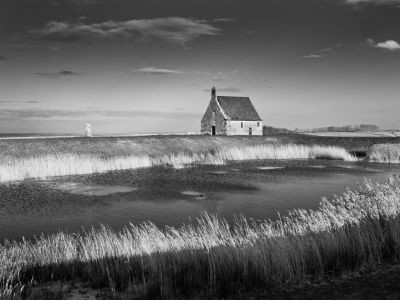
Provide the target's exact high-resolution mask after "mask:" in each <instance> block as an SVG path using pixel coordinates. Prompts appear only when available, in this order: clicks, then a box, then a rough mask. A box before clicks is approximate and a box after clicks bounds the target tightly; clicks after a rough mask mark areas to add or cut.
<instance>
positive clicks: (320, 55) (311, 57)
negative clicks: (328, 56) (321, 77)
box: [302, 54, 325, 59]
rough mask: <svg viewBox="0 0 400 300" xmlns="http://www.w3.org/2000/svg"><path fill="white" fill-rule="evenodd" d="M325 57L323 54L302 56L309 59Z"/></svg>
mask: <svg viewBox="0 0 400 300" xmlns="http://www.w3.org/2000/svg"><path fill="white" fill-rule="evenodd" d="M323 57H325V56H324V55H322V54H308V55H304V56H302V58H307V59H318V58H323Z"/></svg>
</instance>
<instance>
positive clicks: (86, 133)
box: [84, 123, 92, 137]
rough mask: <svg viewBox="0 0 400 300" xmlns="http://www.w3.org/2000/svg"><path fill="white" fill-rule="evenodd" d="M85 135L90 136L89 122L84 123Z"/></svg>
mask: <svg viewBox="0 0 400 300" xmlns="http://www.w3.org/2000/svg"><path fill="white" fill-rule="evenodd" d="M84 128H85V137H92V128H91V127H90V124H89V123H85V125H84Z"/></svg>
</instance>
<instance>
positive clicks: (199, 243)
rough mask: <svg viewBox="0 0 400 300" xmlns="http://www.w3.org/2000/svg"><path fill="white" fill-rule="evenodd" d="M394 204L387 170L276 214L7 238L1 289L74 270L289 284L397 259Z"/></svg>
mask: <svg viewBox="0 0 400 300" xmlns="http://www.w3.org/2000/svg"><path fill="white" fill-rule="evenodd" d="M399 214H400V177H398V176H395V177H390V178H388V179H387V180H385V181H381V182H375V183H374V182H371V181H366V182H365V184H364V185H363V186H362V187H361V188H360V189H359V190H355V191H350V190H349V191H347V192H345V193H343V194H342V195H341V196H336V197H334V198H333V199H331V200H327V199H325V198H324V199H322V201H321V203H320V206H319V208H318V209H317V210H304V209H296V210H293V211H290V212H289V214H288V215H287V216H284V217H281V218H279V219H278V220H275V221H272V220H263V221H256V220H251V219H246V218H244V217H240V218H237V219H236V221H235V222H234V223H233V224H228V222H227V221H226V220H224V219H220V218H218V217H216V216H212V215H208V214H203V216H202V217H201V218H198V219H197V220H196V221H194V222H192V223H189V224H186V225H183V226H182V227H180V228H174V227H166V228H164V229H160V228H157V227H156V226H155V225H154V224H152V223H151V222H147V223H144V224H142V225H140V226H135V225H132V224H130V225H129V226H128V227H126V228H124V229H123V230H122V231H120V232H115V231H112V230H111V229H109V228H107V227H105V226H102V227H101V228H99V229H93V228H92V229H91V230H88V231H86V232H85V233H83V234H67V233H58V234H56V235H51V236H48V237H45V236H40V237H38V238H37V239H36V241H35V242H28V241H22V242H6V243H5V244H4V245H2V246H0V286H1V289H0V290H1V291H2V292H3V294H12V293H18V291H17V288H18V290H20V289H21V286H24V285H27V284H29V282H31V284H32V282H34V283H33V284H35V283H36V284H40V283H43V282H48V281H52V280H53V281H55V280H71V279H72V278H73V279H74V280H81V281H84V282H89V283H90V284H91V285H92V286H93V287H109V288H110V289H111V290H119V291H123V292H124V293H129V294H130V295H135V296H138V295H139V296H148V297H164V298H173V297H175V296H179V295H180V296H182V295H183V296H185V295H193V294H194V295H201V296H203V297H216V296H218V297H222V296H226V295H228V294H229V293H233V292H237V291H238V290H239V291H241V292H246V291H248V290H254V289H257V288H262V289H265V288H266V287H269V286H276V285H282V284H285V285H286V284H293V283H298V282H301V281H302V280H304V279H305V278H306V277H307V278H308V277H309V276H313V277H314V278H315V277H318V276H322V275H326V274H339V273H341V272H343V271H348V270H356V269H358V268H360V267H362V266H373V265H374V264H376V263H378V262H383V261H393V260H396V259H398V258H399V253H400V252H399V251H400V229H399V228H400V227H399V225H400V224H399V220H400V218H399ZM14 287H15V288H14Z"/></svg>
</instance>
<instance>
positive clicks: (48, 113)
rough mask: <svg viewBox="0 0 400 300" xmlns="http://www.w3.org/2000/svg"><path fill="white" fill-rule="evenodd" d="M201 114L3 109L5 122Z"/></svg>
mask: <svg viewBox="0 0 400 300" xmlns="http://www.w3.org/2000/svg"><path fill="white" fill-rule="evenodd" d="M198 117H199V114H197V113H190V112H180V111H176V110H174V111H152V110H132V111H129V110H128V111H125V110H123V111H122V110H105V109H102V110H99V109H98V110H57V109H1V110H0V118H1V119H3V120H26V119H28V120H79V119H82V118H85V120H87V119H120V118H133V119H135V118H136V119H140V118H156V119H190V118H198Z"/></svg>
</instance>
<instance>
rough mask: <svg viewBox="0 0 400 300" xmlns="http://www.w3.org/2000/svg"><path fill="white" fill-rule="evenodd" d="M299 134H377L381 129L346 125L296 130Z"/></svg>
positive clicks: (370, 126)
mask: <svg viewBox="0 0 400 300" xmlns="http://www.w3.org/2000/svg"><path fill="white" fill-rule="evenodd" d="M296 131H298V132H376V131H379V127H378V126H376V125H370V124H360V125H346V126H328V127H320V128H312V129H305V130H301V129H296Z"/></svg>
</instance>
